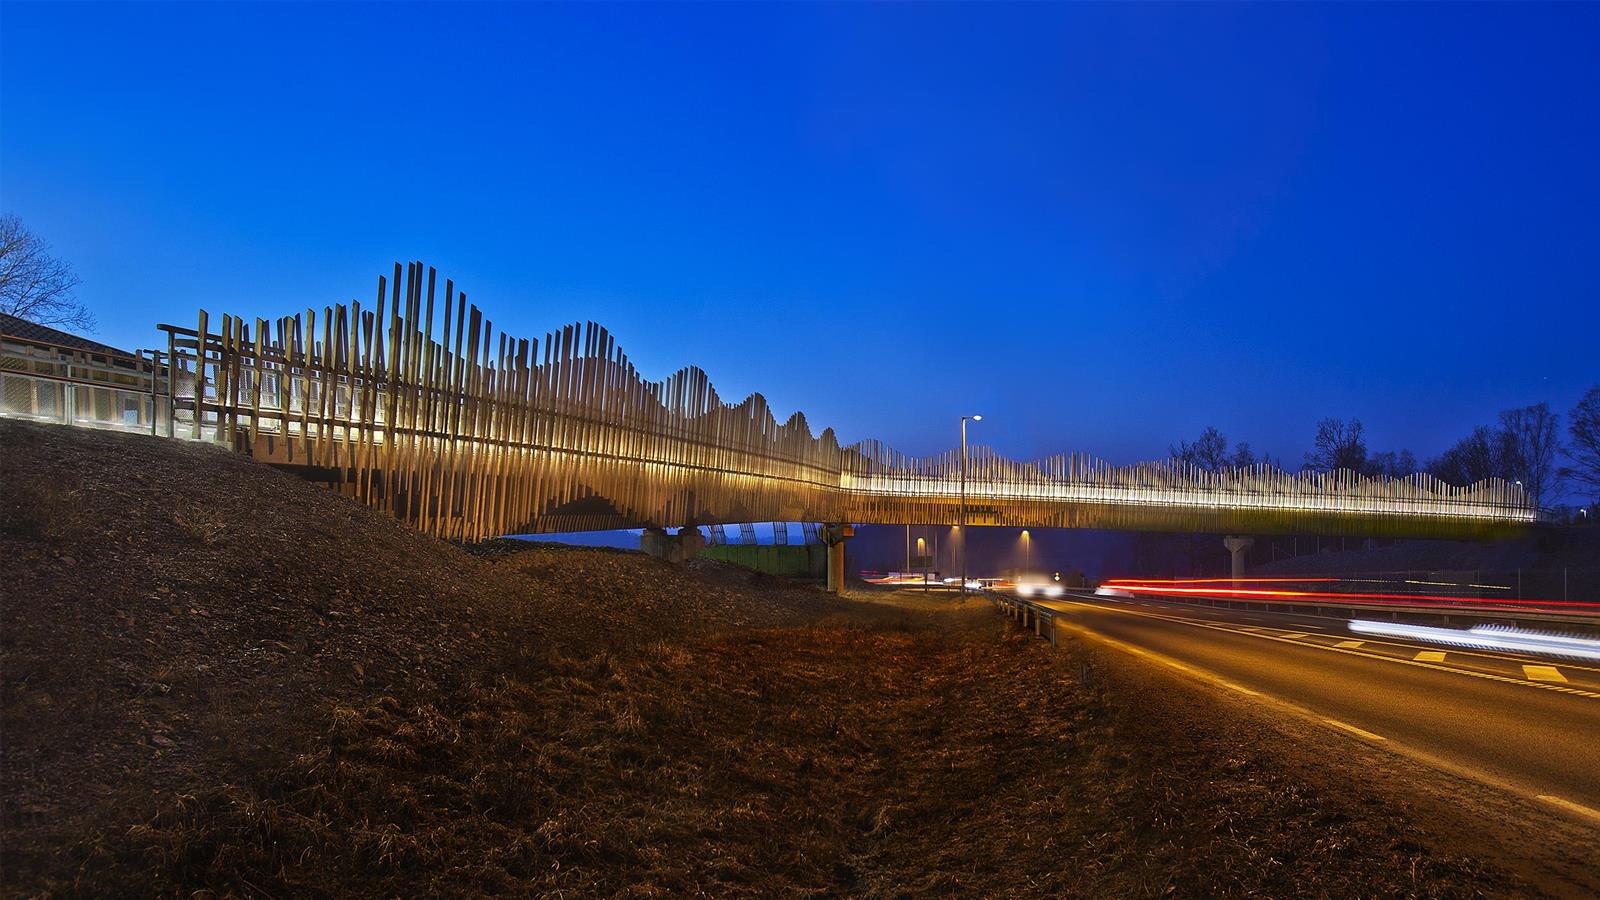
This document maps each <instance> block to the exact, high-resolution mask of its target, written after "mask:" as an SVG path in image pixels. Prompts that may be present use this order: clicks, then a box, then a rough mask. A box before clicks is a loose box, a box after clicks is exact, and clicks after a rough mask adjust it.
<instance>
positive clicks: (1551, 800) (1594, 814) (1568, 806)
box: [1534, 794, 1600, 822]
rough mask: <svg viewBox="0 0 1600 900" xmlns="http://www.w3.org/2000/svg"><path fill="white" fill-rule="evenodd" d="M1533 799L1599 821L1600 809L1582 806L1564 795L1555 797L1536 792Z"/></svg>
mask: <svg viewBox="0 0 1600 900" xmlns="http://www.w3.org/2000/svg"><path fill="white" fill-rule="evenodd" d="M1534 799H1535V800H1543V801H1544V802H1546V803H1548V804H1550V805H1551V806H1559V807H1561V808H1562V809H1564V810H1567V811H1568V812H1575V813H1577V814H1578V815H1580V816H1588V817H1589V818H1591V819H1594V820H1595V821H1597V822H1600V809H1594V808H1592V807H1588V806H1584V805H1583V804H1582V803H1573V802H1572V801H1571V800H1568V799H1567V798H1565V797H1557V796H1555V795H1554V794H1538V795H1537V796H1535V797H1534Z"/></svg>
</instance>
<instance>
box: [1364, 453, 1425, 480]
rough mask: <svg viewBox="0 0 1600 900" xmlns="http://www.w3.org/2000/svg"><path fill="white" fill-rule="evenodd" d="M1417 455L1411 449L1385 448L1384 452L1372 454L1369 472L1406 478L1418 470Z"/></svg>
mask: <svg viewBox="0 0 1600 900" xmlns="http://www.w3.org/2000/svg"><path fill="white" fill-rule="evenodd" d="M1418 468H1419V467H1418V466H1417V457H1416V456H1415V455H1414V454H1412V452H1411V451H1410V450H1401V451H1399V452H1396V451H1394V450H1385V451H1383V452H1382V453H1374V454H1372V458H1371V459H1369V460H1367V474H1369V475H1386V476H1388V477H1390V478H1404V477H1406V476H1407V475H1414V474H1416V472H1417V471H1418Z"/></svg>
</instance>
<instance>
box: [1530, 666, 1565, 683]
mask: <svg viewBox="0 0 1600 900" xmlns="http://www.w3.org/2000/svg"><path fill="white" fill-rule="evenodd" d="M1522 674H1524V675H1526V676H1528V680H1529V681H1554V682H1556V683H1557V684H1566V683H1567V676H1565V675H1563V674H1561V670H1560V669H1558V668H1556V667H1555V666H1523V667H1522Z"/></svg>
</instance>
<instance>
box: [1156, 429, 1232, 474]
mask: <svg viewBox="0 0 1600 900" xmlns="http://www.w3.org/2000/svg"><path fill="white" fill-rule="evenodd" d="M1167 452H1168V453H1169V454H1171V456H1172V458H1173V459H1177V460H1182V461H1183V462H1186V463H1188V464H1189V465H1191V466H1195V467H1196V468H1199V469H1203V470H1205V471H1207V472H1220V471H1222V470H1223V469H1226V468H1228V466H1230V465H1232V461H1231V460H1230V459H1229V458H1228V439H1227V438H1225V437H1223V436H1222V432H1220V431H1218V430H1217V428H1216V426H1215V425H1207V426H1206V430H1205V431H1202V432H1201V433H1200V437H1199V438H1197V439H1195V442H1194V443H1192V444H1191V443H1189V442H1188V441H1179V442H1178V446H1176V447H1168V448H1167Z"/></svg>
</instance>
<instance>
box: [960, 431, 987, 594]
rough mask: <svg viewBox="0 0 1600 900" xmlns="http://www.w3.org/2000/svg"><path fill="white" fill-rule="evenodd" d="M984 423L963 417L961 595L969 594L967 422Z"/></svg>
mask: <svg viewBox="0 0 1600 900" xmlns="http://www.w3.org/2000/svg"><path fill="white" fill-rule="evenodd" d="M968 419H971V420H972V421H974V422H982V421H983V416H976V415H974V416H962V417H961V593H963V594H965V593H966V592H967V420H968Z"/></svg>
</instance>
